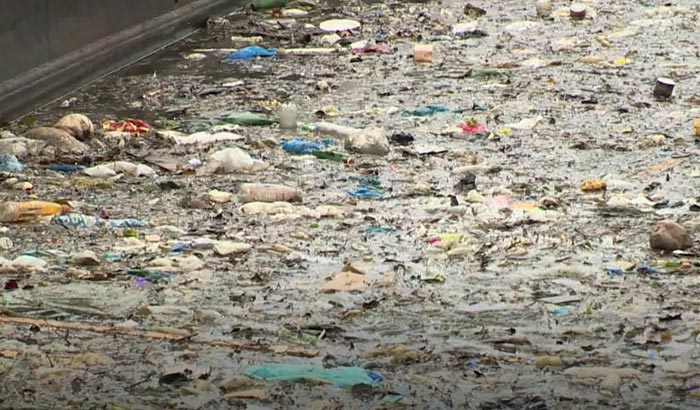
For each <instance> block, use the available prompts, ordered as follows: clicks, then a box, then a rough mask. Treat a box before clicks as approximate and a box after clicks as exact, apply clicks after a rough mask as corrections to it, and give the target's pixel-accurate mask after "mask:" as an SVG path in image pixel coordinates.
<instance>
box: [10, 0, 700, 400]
mask: <svg viewBox="0 0 700 410" xmlns="http://www.w3.org/2000/svg"><path fill="white" fill-rule="evenodd" d="M534 3H535V2H534V1H532V2H521V1H499V2H487V1H473V2H471V5H473V6H475V7H476V8H481V9H483V10H484V11H485V14H484V15H483V16H480V17H478V19H476V20H475V19H474V17H472V15H473V10H474V8H471V9H470V8H467V9H466V11H467V12H469V13H471V14H469V15H465V4H466V3H465V2H456V1H449V0H446V1H442V2H434V1H433V2H416V3H413V2H364V3H360V2H357V1H353V2H347V3H346V4H344V5H342V6H338V5H333V4H330V5H329V4H325V3H323V2H322V4H321V6H319V7H317V8H315V9H312V10H311V11H310V13H309V15H308V16H307V17H300V18H296V20H297V21H298V22H299V23H298V24H297V25H294V26H292V27H291V28H286V26H285V24H287V23H283V24H282V23H279V22H275V23H270V24H268V25H260V24H253V23H259V22H261V21H262V20H271V19H273V17H272V16H271V15H270V12H269V11H263V12H257V13H250V14H238V15H234V16H230V20H231V21H232V22H233V28H231V27H228V28H227V29H225V30H223V31H219V32H217V31H216V30H212V31H208V32H202V33H199V34H197V35H195V36H193V37H191V38H190V39H187V40H185V41H183V42H181V43H178V44H176V45H174V46H172V47H171V48H168V49H166V50H164V51H162V52H160V53H158V54H155V55H153V56H152V57H150V58H148V59H146V60H144V61H141V62H139V63H137V64H135V65H134V66H132V67H128V68H126V69H124V70H122V71H121V72H118V73H116V74H114V75H112V76H109V77H107V78H105V79H103V80H101V81H99V82H97V83H95V84H93V85H91V86H90V87H88V88H86V89H83V90H81V91H80V92H78V93H75V94H74V95H71V96H68V97H67V99H68V98H71V97H74V98H75V100H74V101H73V102H72V103H71V104H70V107H68V108H60V107H59V106H58V104H55V105H53V106H50V107H47V108H44V109H41V110H39V111H37V112H35V113H34V114H33V115H32V116H31V120H30V121H28V120H25V121H24V122H22V123H16V124H12V126H11V127H10V128H9V129H10V130H11V131H13V132H14V133H15V134H17V135H19V134H21V133H23V132H24V131H25V130H26V129H27V128H28V124H30V123H32V125H33V121H35V123H36V125H44V124H51V123H53V121H55V120H57V119H58V118H59V117H61V116H62V115H64V114H67V113H70V112H80V113H83V114H86V115H87V116H89V117H90V118H91V119H92V121H93V122H94V123H95V125H96V126H97V127H98V128H100V123H101V121H102V120H103V119H123V118H128V117H130V118H139V119H142V120H145V121H147V122H149V123H151V125H153V126H154V128H156V129H175V130H179V131H183V132H186V133H191V132H196V131H211V129H212V127H213V126H214V125H217V121H216V120H214V118H217V117H219V116H222V115H225V114H226V113H229V112H240V111H254V112H261V113H268V114H270V115H271V116H274V112H275V108H274V107H275V101H277V102H281V103H286V102H292V103H294V104H296V105H297V107H298V109H299V112H300V121H302V122H304V123H316V122H319V121H326V122H333V123H337V124H342V125H348V126H353V127H357V128H368V127H381V128H383V129H384V130H386V133H387V135H389V136H395V135H397V134H400V133H407V134H410V135H411V136H413V137H414V140H413V141H412V142H409V143H408V144H407V145H399V144H396V143H394V144H392V147H391V152H390V153H389V154H388V155H386V156H370V155H358V154H351V155H350V157H351V160H348V161H345V162H334V161H329V160H323V159H319V158H316V157H313V156H310V155H304V156H298V155H291V154H289V153H287V152H284V151H283V150H282V149H280V148H279V145H278V142H280V141H282V140H285V139H290V138H292V137H296V138H306V139H314V138H316V136H314V135H313V134H312V133H310V132H308V131H302V130H298V131H297V132H289V131H282V130H280V129H279V128H278V127H277V126H276V125H273V126H269V127H243V128H235V129H234V132H235V133H238V134H240V135H242V136H243V137H245V139H244V140H243V141H238V142H235V143H219V144H217V145H215V146H213V147H209V148H201V147H198V148H189V147H184V146H180V145H174V144H173V143H171V142H168V141H166V140H164V139H163V138H161V137H159V136H157V135H153V133H150V134H147V135H143V136H136V137H127V138H111V137H107V136H104V135H101V134H102V131H101V130H99V131H98V132H97V136H96V138H95V139H94V140H93V141H91V147H92V151H91V152H90V154H89V155H86V156H81V157H79V158H72V159H70V161H72V162H73V163H82V164H84V165H93V164H97V163H100V162H102V161H108V160H110V161H111V160H115V159H119V160H125V161H132V162H142V163H144V164H146V165H150V166H153V167H154V168H155V169H156V172H157V176H155V177H140V178H136V177H128V176H126V177H123V178H121V179H118V180H115V181H102V182H101V183H98V182H96V181H95V179H91V178H87V177H85V176H79V175H76V174H66V175H64V174H59V173H56V172H51V171H48V170H47V169H46V166H47V165H48V164H52V163H57V162H63V163H66V162H68V160H67V159H58V160H57V159H53V158H30V159H28V160H27V161H26V162H27V165H28V170H27V171H25V172H24V173H22V174H19V175H18V176H17V178H19V179H20V180H22V181H29V182H31V183H32V184H33V185H34V188H33V190H32V191H31V192H28V193H23V192H18V191H11V190H9V189H7V190H6V193H5V198H7V199H27V198H30V197H31V196H32V195H35V196H36V197H37V198H39V199H47V200H48V199H50V200H67V201H71V205H72V206H73V208H74V209H76V210H78V211H80V213H83V214H88V215H103V216H109V217H110V218H140V219H143V220H146V221H148V223H149V227H147V228H136V229H112V230H110V229H107V228H104V227H92V228H75V229H70V228H64V227H62V226H59V225H57V224H54V223H40V222H37V223H31V224H23V225H7V226H6V228H5V233H4V234H3V235H4V236H5V237H7V238H10V240H11V243H10V244H9V246H6V247H4V250H3V251H2V256H3V257H5V258H7V259H10V260H12V259H14V258H15V257H17V256H19V255H22V254H29V255H32V256H36V257H39V258H41V259H43V260H45V261H47V263H48V264H47V266H46V267H45V269H41V270H37V271H30V270H28V269H25V270H20V271H17V272H12V273H9V272H8V273H2V274H0V279H2V280H3V282H4V283H5V290H4V291H3V303H2V306H1V307H0V313H1V315H0V333H1V334H2V335H3V340H2V341H0V378H1V380H2V381H3V383H2V387H0V393H1V394H0V397H1V399H0V407H1V408H7V409H10V408H12V409H23V408H46V409H49V408H51V409H57V408H101V409H102V408H104V409H127V408H144V409H146V408H152V409H156V408H157V409H161V408H178V409H179V408H187V409H225V408H240V409H287V408H295V409H338V408H375V409H379V408H394V407H406V406H413V407H415V408H425V409H448V408H473V409H555V408H584V409H593V408H603V407H606V408H664V409H686V408H687V409H690V408H696V407H697V406H698V400H700V398H699V396H698V391H700V390H699V389H698V383H700V380H699V379H700V377H699V376H698V372H697V371H696V369H695V368H694V365H693V363H695V360H697V359H698V356H700V351H699V350H698V347H697V338H698V319H699V317H698V307H697V302H696V299H697V297H698V293H697V292H698V291H697V289H698V284H699V283H700V280H698V276H696V275H697V273H698V266H700V261H698V258H697V251H696V250H695V249H696V248H692V249H689V250H687V251H682V252H676V253H674V254H661V253H657V252H655V251H652V250H651V249H650V248H649V244H648V237H649V232H651V230H652V229H653V227H654V224H655V223H656V222H657V221H659V220H661V219H664V218H671V219H674V220H677V221H679V222H680V223H682V224H683V225H684V226H685V227H686V228H688V230H689V231H690V232H691V234H694V235H695V236H697V233H698V231H700V219H698V217H697V214H696V211H695V210H697V209H700V208H698V207H697V206H695V207H694V206H693V205H694V204H695V203H696V201H697V199H696V197H697V194H696V193H695V186H696V185H697V183H696V181H697V179H696V178H698V177H700V170H699V169H698V167H697V166H696V163H697V161H696V159H697V155H698V154H699V153H700V151H698V149H697V145H696V141H695V135H694V132H693V127H692V121H693V119H695V118H698V117H700V85H699V84H698V82H697V81H696V77H697V72H698V64H699V62H700V61H699V60H698V57H697V55H696V51H695V48H694V44H695V38H696V34H695V33H696V32H697V30H698V29H700V26H699V23H698V20H697V19H696V16H697V13H698V12H700V8H698V5H697V4H695V2H693V1H690V0H686V1H675V2H669V3H668V5H666V4H661V3H660V2H639V1H617V2H613V3H608V2H602V1H588V2H585V3H584V4H586V5H587V7H588V13H589V14H588V16H587V18H586V19H584V20H583V21H574V20H572V19H571V18H570V17H569V11H568V5H569V4H568V2H567V3H564V2H557V1H555V2H554V9H553V12H552V15H553V17H552V18H547V19H543V18H540V17H537V15H536V13H535V5H534ZM335 17H346V18H351V19H357V20H358V21H360V22H361V23H362V27H361V29H360V30H358V31H356V32H355V33H354V36H353V37H352V40H353V41H354V40H362V39H364V40H368V41H370V43H373V42H376V43H377V44H388V45H389V46H390V49H389V52H387V53H377V54H369V53H365V54H355V55H354V54H350V53H338V54H332V55H312V56H289V55H279V56H275V57H270V58H260V59H255V60H249V61H237V62H234V63H231V64H228V63H222V62H221V60H222V59H223V57H224V56H225V54H227V53H222V52H217V51H215V50H213V49H220V48H236V47H237V45H236V44H233V43H231V42H230V41H228V40H227V39H228V38H229V37H230V36H231V35H232V31H235V33H233V34H235V35H238V36H240V35H245V33H246V31H245V30H248V31H247V32H248V33H249V34H250V35H256V36H257V35H260V33H262V34H265V33H269V37H267V38H265V39H263V41H262V42H260V43H259V44H258V45H260V46H264V47H274V48H290V47H312V46H313V47H318V46H320V45H319V39H320V37H321V35H319V34H317V33H318V29H310V28H309V29H305V28H304V27H303V24H304V23H310V24H314V25H316V26H317V25H318V23H319V22H320V21H323V20H326V19H329V18H335ZM472 21H475V22H476V27H477V28H478V29H479V30H482V31H483V32H485V33H486V34H487V35H486V36H483V35H478V36H477V35H475V36H472V37H467V38H459V37H458V36H455V35H453V34H452V27H453V26H454V25H455V24H457V23H460V22H467V23H468V22H472ZM524 21H527V22H529V23H523V22H524ZM305 31H309V32H311V33H313V35H309V36H306V37H305V36H304V32H305ZM414 42H420V43H430V44H433V45H434V55H433V61H432V62H431V63H416V62H414V61H413V44H414ZM244 45H245V44H244ZM198 50H205V51H198ZM207 50H208V51H207ZM193 52H201V53H202V54H204V55H205V57H204V58H203V59H202V60H201V61H192V60H188V59H186V58H185V57H186V56H187V55H189V54H191V53H193ZM486 70H491V71H486ZM657 77H670V78H672V79H674V80H675V81H676V84H677V85H676V90H675V93H674V96H673V98H672V99H670V100H667V101H659V100H656V99H655V98H654V96H653V93H652V91H653V88H654V81H655V79H656V78H657ZM206 90H210V91H208V92H203V91H206ZM205 94H206V95H205ZM425 106H442V107H445V108H447V109H448V111H446V112H439V113H435V114H433V115H426V116H413V115H405V114H404V112H405V111H407V110H408V111H410V110H415V109H417V108H420V107H425ZM540 116H541V118H540V119H539V120H535V119H537V118H538V117H540ZM469 120H472V122H473V123H474V124H477V125H483V126H484V127H485V130H484V131H481V132H476V133H469V132H465V131H463V130H462V129H460V128H458V127H457V126H458V125H460V124H464V123H467V122H468V121H469ZM523 120H524V121H523ZM533 122H535V123H536V124H535V125H533V124H532V123H533ZM467 125H468V126H467V127H466V128H468V129H471V128H469V127H472V126H473V127H476V126H475V125H473V124H472V125H469V124H467ZM320 137H324V136H323V135H322V136H320ZM224 146H239V147H241V148H242V149H244V150H245V151H247V152H249V153H250V154H251V156H252V157H253V158H258V159H261V160H263V161H265V162H267V163H269V164H270V165H271V166H270V167H269V168H268V169H266V170H264V171H262V172H259V173H255V174H246V173H232V174H225V175H193V174H192V173H189V172H179V173H174V172H168V171H166V170H164V169H162V168H159V167H158V166H155V165H154V163H153V162H148V158H150V157H149V156H156V157H159V158H161V159H162V158H165V161H166V162H168V163H177V164H179V165H180V166H181V167H184V166H185V165H186V164H187V163H188V161H190V160H192V159H199V160H202V161H206V159H207V154H208V152H210V151H211V152H213V151H217V150H219V149H221V148H223V147H224ZM331 148H332V149H333V150H335V151H340V152H345V149H344V148H343V144H342V143H340V142H335V143H334V145H331ZM469 174H472V175H475V180H474V181H473V186H471V187H470V188H474V190H473V192H468V190H466V189H461V188H460V187H459V182H460V180H463V179H464V178H467V179H468V178H469ZM589 180H603V181H605V182H606V184H607V189H605V190H602V191H593V192H583V191H582V190H581V189H580V185H581V184H582V183H583V182H585V181H589ZM248 182H264V183H274V184H285V185H289V186H294V187H298V188H300V189H301V191H302V192H303V202H302V204H301V205H294V206H302V205H303V206H306V207H308V208H310V209H311V210H317V211H318V210H319V209H321V208H320V207H322V206H326V205H330V206H333V207H334V209H335V210H338V213H337V214H334V215H335V216H330V217H323V216H319V215H316V216H309V215H306V216H304V215H300V212H301V211H294V212H296V213H294V212H293V213H292V214H291V215H290V214H284V213H280V214H277V215H273V216H271V215H250V214H245V213H243V212H242V211H241V208H240V206H241V205H243V204H242V203H241V201H240V199H239V197H240V189H239V186H240V184H242V183H248ZM464 185H469V183H465V184H463V186H464ZM360 186H365V187H370V188H377V189H379V192H381V194H382V195H381V196H380V197H379V198H374V199H372V198H370V199H363V198H360V199H358V198H354V197H352V196H350V195H349V194H348V191H352V190H355V189H356V188H358V187H360ZM214 189H216V190H220V191H225V192H232V193H234V200H233V201H232V202H228V203H214V204H209V205H210V208H209V209H196V208H194V207H193V206H192V205H191V203H192V200H193V198H198V197H200V196H202V195H203V196H205V197H206V195H207V193H208V192H209V191H211V190H214ZM205 202H206V201H205ZM188 203H189V204H190V205H189V206H187V204H188ZM319 212H320V211H319ZM167 226H170V227H175V228H177V229H174V228H167ZM164 227H165V228H164ZM134 231H136V232H134ZM133 235H136V238H132V237H131V236H133ZM204 239H206V240H207V241H209V243H214V242H216V241H222V240H230V241H235V242H237V243H245V244H249V245H251V249H250V250H249V251H247V252H241V253H232V254H230V255H227V256H218V255H216V253H215V252H214V251H212V247H213V246H214V245H211V246H208V245H206V243H205V242H206V241H204ZM197 241H199V242H197ZM193 242H196V243H199V244H200V245H201V246H185V247H184V250H181V251H175V252H173V249H174V248H177V247H178V246H179V245H180V244H190V243H193ZM3 243H4V242H3ZM203 243H204V245H202V244H203ZM181 248H182V247H181ZM181 248H178V249H181ZM84 250H91V251H93V252H95V254H96V255H97V256H98V257H99V260H100V261H99V264H98V265H96V266H87V267H84V266H75V264H73V263H71V262H70V255H72V254H75V253H77V252H80V251H84ZM173 256H175V257H185V259H186V260H179V263H182V266H174V265H171V266H169V267H168V268H166V269H163V270H161V273H162V275H160V276H158V275H156V276H151V278H152V280H151V281H150V283H148V284H146V285H143V286H142V284H143V282H138V280H137V279H136V277H135V276H134V274H135V273H138V272H139V270H143V269H149V268H150V267H152V266H153V264H154V263H155V262H154V261H155V260H158V259H159V258H164V257H173ZM161 262H162V261H161ZM161 262H158V263H161ZM343 270H350V271H353V272H355V273H359V274H361V275H364V277H365V278H366V280H367V281H368V282H371V284H370V285H368V286H361V287H360V289H359V290H358V291H355V292H345V291H338V292H335V293H326V292H322V291H321V288H322V287H323V286H324V284H327V283H328V280H329V278H330V277H331V276H333V275H335V274H337V273H339V272H341V271H343ZM152 275H154V274H152ZM11 281H14V282H12V283H16V284H17V286H16V287H17V288H16V289H15V286H14V285H12V286H8V283H10V282H11ZM21 318H24V319H30V320H28V321H22V320H19V319H21ZM32 320H34V321H32ZM43 320H49V321H51V322H43ZM79 325H84V326H92V328H89V327H81V326H79ZM146 332H151V333H146ZM265 363H288V364H307V365H317V366H320V367H326V368H329V369H332V368H337V367H338V366H360V367H363V368H365V369H367V370H371V371H373V372H376V373H378V374H380V375H381V376H382V378H383V381H381V382H380V383H377V384H376V385H372V386H368V385H364V384H357V385H355V386H353V387H352V388H347V387H346V388H341V387H335V386H333V385H324V384H321V383H319V382H318V381H314V382H306V383H300V382H296V383H294V382H291V383H285V382H265V381H260V380H254V379H250V378H246V377H245V376H244V374H245V371H246V369H248V368H249V367H250V366H253V365H257V364H265ZM650 402H653V403H654V404H653V405H650V404H649V403H650ZM650 406H651V407H650Z"/></svg>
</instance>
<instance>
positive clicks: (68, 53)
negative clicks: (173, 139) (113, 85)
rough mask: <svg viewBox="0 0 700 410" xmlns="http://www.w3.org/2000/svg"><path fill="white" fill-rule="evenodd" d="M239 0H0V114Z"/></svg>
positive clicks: (157, 43) (83, 79)
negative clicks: (0, 62)
mask: <svg viewBox="0 0 700 410" xmlns="http://www.w3.org/2000/svg"><path fill="white" fill-rule="evenodd" d="M243 4H244V1H241V0H153V1H148V2H144V1H138V0H127V1H122V0H105V1H100V2H93V1H87V0H80V1H67V0H59V1H55V0H52V1H49V0H30V1H26V0H7V1H3V2H2V3H0V61H3V64H2V65H0V119H3V120H8V119H12V118H16V117H17V116H19V115H21V114H23V113H24V112H26V111H27V110H29V109H31V107H32V106H34V105H37V104H41V103H44V102H47V101H50V100H52V99H54V98H57V97H59V96H60V95H62V94H63V93H65V92H67V91H70V89H73V88H75V87H76V86H80V85H83V84H86V83H88V82H90V81H92V80H94V79H96V78H99V77H100V76H102V75H104V74H107V73H109V72H111V71H113V70H115V69H117V68H119V67H121V66H123V65H125V64H127V63H129V62H131V61H134V60H136V59H138V58H141V57H143V56H145V55H148V54H149V53H151V52H153V51H155V50H157V49H159V48H161V47H163V46H165V45H167V44H169V43H171V42H172V41H174V40H176V39H178V38H181V37H183V36H185V35H187V34H189V33H192V32H193V31H194V30H196V29H197V27H200V26H201V25H202V24H203V23H204V22H205V21H206V19H207V18H208V17H209V16H210V15H212V14H220V13H224V12H226V11H228V10H231V9H235V8H237V7H239V6H241V5H243Z"/></svg>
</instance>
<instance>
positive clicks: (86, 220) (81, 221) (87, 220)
mask: <svg viewBox="0 0 700 410" xmlns="http://www.w3.org/2000/svg"><path fill="white" fill-rule="evenodd" d="M52 221H53V223H55V224H58V225H61V226H64V227H66V228H90V227H93V226H106V227H108V228H145V227H147V226H148V223H147V222H144V221H142V220H140V219H135V218H126V219H100V218H98V217H95V216H91V215H83V214H77V213H70V214H67V215H59V216H55V217H54V218H53V220H52Z"/></svg>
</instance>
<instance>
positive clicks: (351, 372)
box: [245, 363, 383, 387]
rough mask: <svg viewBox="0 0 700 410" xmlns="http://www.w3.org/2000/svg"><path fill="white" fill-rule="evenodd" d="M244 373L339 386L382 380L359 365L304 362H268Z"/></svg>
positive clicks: (258, 377)
mask: <svg viewBox="0 0 700 410" xmlns="http://www.w3.org/2000/svg"><path fill="white" fill-rule="evenodd" d="M245 375H246V376H248V377H250V378H252V379H258V380H267V381H279V382H301V381H321V382H326V383H330V384H334V385H336V386H340V387H352V386H355V385H358V384H368V385H375V384H377V383H379V382H381V381H382V380H383V378H382V376H380V375H379V374H378V373H375V372H370V371H367V370H365V369H363V368H361V367H336V368H334V369H322V368H320V367H318V366H313V365H305V364H285V363H269V364H263V365H259V366H251V367H249V368H247V369H246V371H245Z"/></svg>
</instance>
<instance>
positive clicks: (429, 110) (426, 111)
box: [403, 105, 450, 117]
mask: <svg viewBox="0 0 700 410" xmlns="http://www.w3.org/2000/svg"><path fill="white" fill-rule="evenodd" d="M448 111H450V109H449V108H447V107H444V106H442V105H426V106H425V107H420V108H417V109H415V110H413V111H410V110H406V111H404V112H403V115H404V117H409V116H413V117H425V116H428V115H433V114H437V113H441V112H448Z"/></svg>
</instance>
